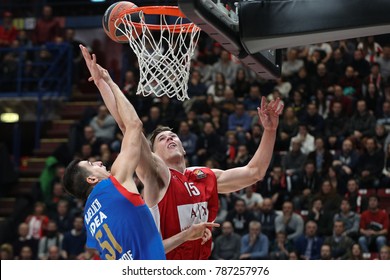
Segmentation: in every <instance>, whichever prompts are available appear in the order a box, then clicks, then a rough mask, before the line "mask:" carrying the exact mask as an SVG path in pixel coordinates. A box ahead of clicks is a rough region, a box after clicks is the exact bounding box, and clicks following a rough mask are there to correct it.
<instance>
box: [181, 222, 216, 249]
mask: <svg viewBox="0 0 390 280" xmlns="http://www.w3.org/2000/svg"><path fill="white" fill-rule="evenodd" d="M219 226H220V225H219V224H217V223H211V222H203V223H199V224H193V225H191V227H190V228H188V236H187V240H197V239H199V238H202V245H203V244H204V243H206V242H207V241H208V240H209V239H210V238H211V236H212V235H211V231H210V229H209V228H213V227H219Z"/></svg>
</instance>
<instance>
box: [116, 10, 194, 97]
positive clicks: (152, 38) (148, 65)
mask: <svg viewBox="0 0 390 280" xmlns="http://www.w3.org/2000/svg"><path fill="white" fill-rule="evenodd" d="M145 15H160V17H159V19H160V24H149V23H147V22H146V21H145ZM168 17H175V18H174V22H173V23H169V18H168ZM115 27H116V29H117V30H118V31H120V32H122V33H123V34H124V35H125V36H126V37H127V39H128V41H129V45H130V47H131V48H132V50H133V51H134V53H135V54H136V56H137V58H138V64H139V68H140V80H139V84H138V89H137V94H138V95H139V94H142V95H143V96H149V95H150V94H152V93H153V94H155V95H156V96H157V97H161V96H163V95H168V96H169V98H172V97H174V96H176V97H177V99H178V100H180V101H184V100H186V99H189V97H188V94H187V89H188V78H189V71H190V65H191V57H192V56H193V55H194V51H195V48H196V44H197V42H198V39H199V35H200V29H199V28H198V27H197V26H196V25H195V24H193V23H186V22H185V15H184V14H183V13H182V12H181V11H180V10H179V8H178V7H173V6H147V7H138V8H132V9H130V10H129V9H127V10H124V11H123V12H121V13H120V15H119V17H118V19H117V20H116V21H115Z"/></svg>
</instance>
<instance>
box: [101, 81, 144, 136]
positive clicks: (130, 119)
mask: <svg viewBox="0 0 390 280" xmlns="http://www.w3.org/2000/svg"><path fill="white" fill-rule="evenodd" d="M108 85H109V87H110V89H111V91H112V93H113V94H114V97H115V100H116V105H117V108H118V113H119V116H120V117H121V119H122V121H123V125H124V126H125V127H126V128H129V129H131V127H132V126H133V124H134V123H138V122H141V120H140V118H139V117H138V114H137V112H136V111H135V109H134V107H133V105H132V104H131V103H130V102H129V100H127V98H126V97H125V95H124V94H123V92H122V91H121V90H120V88H119V87H118V85H117V84H116V83H114V81H112V80H110V81H108Z"/></svg>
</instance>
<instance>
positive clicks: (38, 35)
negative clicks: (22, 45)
mask: <svg viewBox="0 0 390 280" xmlns="http://www.w3.org/2000/svg"><path fill="white" fill-rule="evenodd" d="M58 36H61V24H60V22H59V20H58V19H57V18H55V17H54V16H53V8H52V7H51V6H49V5H45V6H43V8H42V15H41V17H40V18H39V19H38V20H37V22H36V24H35V28H34V33H33V38H34V39H33V41H34V43H35V44H37V45H43V44H45V43H47V42H54V41H55V38H56V37H58Z"/></svg>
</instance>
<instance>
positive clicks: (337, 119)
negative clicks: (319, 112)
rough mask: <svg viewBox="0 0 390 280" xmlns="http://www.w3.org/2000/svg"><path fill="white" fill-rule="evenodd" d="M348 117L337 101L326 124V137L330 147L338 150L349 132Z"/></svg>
mask: <svg viewBox="0 0 390 280" xmlns="http://www.w3.org/2000/svg"><path fill="white" fill-rule="evenodd" d="M347 124H348V122H347V117H346V116H345V113H344V112H343V107H342V104H341V103H340V102H339V101H335V102H333V104H332V107H331V111H330V113H329V115H328V117H327V118H326V119H325V123H324V130H325V131H324V136H325V139H326V141H327V142H326V143H327V144H328V145H329V147H335V148H338V147H339V146H341V142H342V141H343V139H344V136H345V134H346V131H347Z"/></svg>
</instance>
